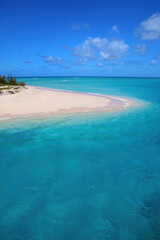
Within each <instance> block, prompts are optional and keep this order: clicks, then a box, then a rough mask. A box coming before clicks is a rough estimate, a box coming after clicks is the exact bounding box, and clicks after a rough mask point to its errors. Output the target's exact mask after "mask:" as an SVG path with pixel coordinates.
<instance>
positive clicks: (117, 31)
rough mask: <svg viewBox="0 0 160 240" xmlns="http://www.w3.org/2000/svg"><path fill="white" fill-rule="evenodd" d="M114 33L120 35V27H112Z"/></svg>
mask: <svg viewBox="0 0 160 240" xmlns="http://www.w3.org/2000/svg"><path fill="white" fill-rule="evenodd" d="M112 31H113V32H115V33H119V29H118V27H117V26H116V25H114V26H113V27H112Z"/></svg>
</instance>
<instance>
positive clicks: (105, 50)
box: [71, 37, 129, 65]
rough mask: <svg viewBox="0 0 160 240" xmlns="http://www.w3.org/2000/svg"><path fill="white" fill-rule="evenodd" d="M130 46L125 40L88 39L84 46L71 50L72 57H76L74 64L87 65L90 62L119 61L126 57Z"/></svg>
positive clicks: (80, 45)
mask: <svg viewBox="0 0 160 240" xmlns="http://www.w3.org/2000/svg"><path fill="white" fill-rule="evenodd" d="M128 50H129V46H128V45H127V44H125V43H124V41H123V40H112V41H109V40H108V39H107V38H99V37H97V38H92V37H88V38H87V40H85V41H84V42H83V43H82V44H79V45H77V46H75V47H74V48H72V49H71V52H72V56H74V57H75V61H74V62H73V64H80V65H82V64H85V63H86V62H88V61H91V60H94V59H99V60H109V61H110V60H118V59H120V58H122V57H124V56H125V55H126V53H127V52H128Z"/></svg>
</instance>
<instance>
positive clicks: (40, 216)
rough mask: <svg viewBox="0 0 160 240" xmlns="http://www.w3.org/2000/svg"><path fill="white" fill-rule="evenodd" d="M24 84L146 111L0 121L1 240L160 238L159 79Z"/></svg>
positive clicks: (52, 80)
mask: <svg viewBox="0 0 160 240" xmlns="http://www.w3.org/2000/svg"><path fill="white" fill-rule="evenodd" d="M19 80H20V81H21V80H24V81H26V82H27V83H28V84H29V85H36V86H42V87H51V88H59V89H67V90H74V91H84V92H94V93H103V94H105V93H106V94H113V95H118V96H127V97H134V98H138V99H141V100H143V101H145V102H146V105H145V106H143V107H141V108H137V109H130V110H125V111H121V112H118V113H112V114H100V115H97V114H87V115H85V114H79V115H67V116H63V117H61V118H60V117H57V118H49V119H31V120H27V119H24V120H21V119H20V120H16V119H15V120H12V121H8V122H5V123H2V122H1V123H0V193H1V194H0V239H1V240H23V239H25V240H28V239H29V240H107V239H109V240H143V239H145V240H152V239H156V240H158V239H160V79H154V78H153V79H151V78H74V77H72V78H66V77H63V78H38V79H32V78H25V79H22V78H21V79H19ZM64 80H65V81H64Z"/></svg>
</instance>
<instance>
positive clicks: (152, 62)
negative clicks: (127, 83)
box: [150, 59, 158, 65]
mask: <svg viewBox="0 0 160 240" xmlns="http://www.w3.org/2000/svg"><path fill="white" fill-rule="evenodd" d="M150 64H151V65H157V64H158V62H157V61H156V60H154V59H152V60H151V62H150Z"/></svg>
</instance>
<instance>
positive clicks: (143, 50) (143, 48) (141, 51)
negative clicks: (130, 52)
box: [134, 43, 147, 55]
mask: <svg viewBox="0 0 160 240" xmlns="http://www.w3.org/2000/svg"><path fill="white" fill-rule="evenodd" d="M134 50H135V53H138V54H140V55H145V53H146V51H147V47H146V45H145V44H141V43H138V44H137V45H136V46H135V48H134Z"/></svg>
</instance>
